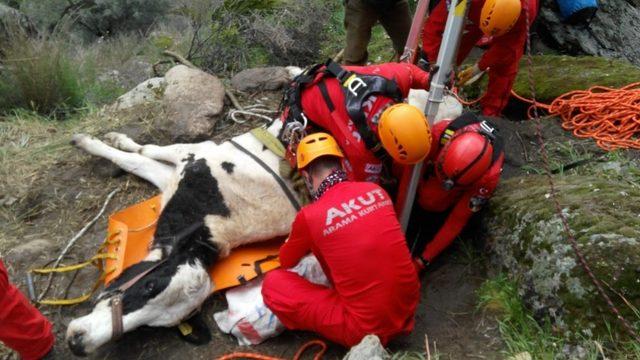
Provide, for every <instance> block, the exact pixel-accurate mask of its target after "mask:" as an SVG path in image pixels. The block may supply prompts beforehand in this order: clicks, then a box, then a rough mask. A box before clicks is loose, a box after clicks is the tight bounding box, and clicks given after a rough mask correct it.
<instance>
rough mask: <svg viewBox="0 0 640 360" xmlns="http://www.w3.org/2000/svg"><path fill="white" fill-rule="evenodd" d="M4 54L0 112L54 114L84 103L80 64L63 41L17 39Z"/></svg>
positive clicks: (7, 47) (0, 70) (0, 83)
mask: <svg viewBox="0 0 640 360" xmlns="http://www.w3.org/2000/svg"><path fill="white" fill-rule="evenodd" d="M2 51H3V53H4V56H5V59H4V63H3V67H2V68H1V69H0V111H3V112H7V111H10V110H11V109H13V108H26V109H32V110H34V111H37V112H39V113H42V114H52V113H56V112H60V111H66V110H69V109H73V108H77V107H80V106H81V105H82V104H83V99H84V94H83V93H84V92H83V89H82V86H81V81H80V77H79V75H78V73H77V70H78V63H77V62H76V61H75V60H74V59H73V58H72V57H71V56H70V55H69V53H68V49H67V46H65V44H64V43H63V42H61V41H58V40H55V39H45V38H25V37H23V38H16V39H14V41H11V42H10V43H9V44H8V45H7V46H6V47H5V48H4V49H2Z"/></svg>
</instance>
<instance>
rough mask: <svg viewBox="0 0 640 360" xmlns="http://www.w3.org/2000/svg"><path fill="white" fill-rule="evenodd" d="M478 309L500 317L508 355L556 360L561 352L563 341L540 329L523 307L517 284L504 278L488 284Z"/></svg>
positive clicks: (482, 289)
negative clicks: (520, 354)
mask: <svg viewBox="0 0 640 360" xmlns="http://www.w3.org/2000/svg"><path fill="white" fill-rule="evenodd" d="M478 295H479V300H480V301H479V307H480V308H481V309H483V310H485V311H489V312H491V313H494V314H497V317H498V326H499V329H500V334H501V336H502V339H503V340H504V343H505V346H506V349H505V352H506V354H507V355H510V356H512V355H515V354H518V353H521V352H529V353H530V354H532V355H533V356H534V357H535V358H536V359H554V357H555V356H556V355H557V354H560V353H561V352H562V347H563V345H564V340H563V339H562V338H561V337H558V336H556V335H555V334H553V333H552V332H551V328H550V326H548V325H544V326H541V325H539V324H538V323H537V322H536V321H535V320H534V319H533V317H532V316H531V315H530V314H529V311H528V310H527V309H526V308H525V307H524V305H523V303H522V300H521V299H520V296H519V295H518V293H517V286H516V284H515V283H514V282H512V281H510V280H508V279H507V277H506V276H504V275H501V276H498V277H497V278H495V279H491V280H487V281H486V282H485V283H484V284H483V285H482V286H481V287H480V289H479V290H478Z"/></svg>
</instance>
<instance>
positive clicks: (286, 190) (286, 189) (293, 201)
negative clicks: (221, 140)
mask: <svg viewBox="0 0 640 360" xmlns="http://www.w3.org/2000/svg"><path fill="white" fill-rule="evenodd" d="M229 142H230V143H231V144H232V145H233V146H235V147H236V148H237V149H238V150H240V151H242V152H243V153H245V154H246V155H247V156H249V157H250V158H251V159H253V161H255V162H256V163H258V165H260V166H262V168H263V169H265V170H266V171H267V172H268V173H269V174H271V176H273V178H274V179H275V180H276V182H277V183H278V185H280V188H281V189H282V191H284V193H285V195H287V198H289V202H291V205H292V206H293V208H294V209H296V211H298V210H300V203H298V199H296V197H295V195H294V194H293V193H292V192H291V190H289V187H287V184H285V182H284V180H282V178H281V177H280V176H279V175H278V174H276V173H275V171H273V170H272V169H271V168H270V167H269V166H268V165H267V164H265V163H264V161H262V160H260V158H259V157H257V156H255V155H254V154H253V153H251V152H250V151H248V150H247V149H245V148H244V147H242V146H241V145H240V144H238V143H237V142H235V141H233V140H229Z"/></svg>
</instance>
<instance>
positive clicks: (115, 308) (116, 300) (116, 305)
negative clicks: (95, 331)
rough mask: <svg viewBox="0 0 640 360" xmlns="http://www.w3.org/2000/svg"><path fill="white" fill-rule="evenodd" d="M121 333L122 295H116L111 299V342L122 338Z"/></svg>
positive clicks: (122, 330) (122, 331)
mask: <svg viewBox="0 0 640 360" xmlns="http://www.w3.org/2000/svg"><path fill="white" fill-rule="evenodd" d="M123 333H124V328H123V326H122V295H121V294H116V296H114V297H113V298H112V299H111V340H118V339H119V338H120V337H122V334H123Z"/></svg>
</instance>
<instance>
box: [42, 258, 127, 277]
mask: <svg viewBox="0 0 640 360" xmlns="http://www.w3.org/2000/svg"><path fill="white" fill-rule="evenodd" d="M115 258H116V254H110V253H101V254H96V255H94V256H93V257H92V258H91V259H89V260H87V261H85V262H81V263H79V264H74V265H68V266H60V267H57V268H42V269H32V270H31V271H32V272H34V273H36V274H49V273H62V272H69V271H75V270H80V269H82V268H84V267H87V266H89V265H91V264H94V263H96V262H97V261H98V260H103V259H115Z"/></svg>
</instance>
